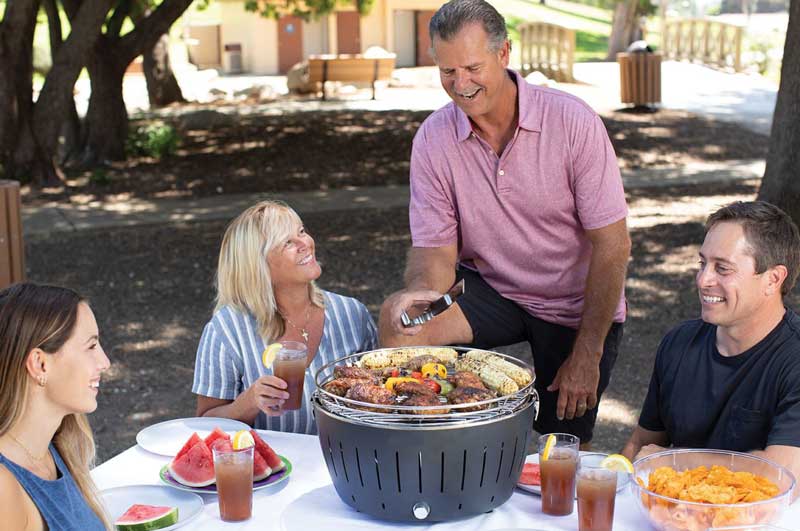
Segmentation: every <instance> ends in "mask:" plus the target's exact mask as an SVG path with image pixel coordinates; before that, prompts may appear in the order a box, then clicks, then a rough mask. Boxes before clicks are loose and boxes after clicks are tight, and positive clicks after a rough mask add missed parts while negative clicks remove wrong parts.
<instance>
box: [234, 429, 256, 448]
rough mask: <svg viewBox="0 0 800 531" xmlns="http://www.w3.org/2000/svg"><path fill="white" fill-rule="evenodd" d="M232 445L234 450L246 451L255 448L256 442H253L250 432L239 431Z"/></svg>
mask: <svg viewBox="0 0 800 531" xmlns="http://www.w3.org/2000/svg"><path fill="white" fill-rule="evenodd" d="M232 445H233V449H234V450H244V449H245V448H250V447H251V446H255V445H256V441H255V440H253V436H252V435H251V434H250V432H249V431H247V430H239V431H237V432H236V435H234V436H233V441H232Z"/></svg>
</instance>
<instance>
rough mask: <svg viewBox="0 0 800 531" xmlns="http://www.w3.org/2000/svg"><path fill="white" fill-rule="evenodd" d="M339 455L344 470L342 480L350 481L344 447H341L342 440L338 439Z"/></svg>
mask: <svg viewBox="0 0 800 531" xmlns="http://www.w3.org/2000/svg"><path fill="white" fill-rule="evenodd" d="M339 455H340V456H341V457H342V470H344V480H345V481H347V482H348V483H350V475H349V474H348V473H347V463H345V461H344V448H342V441H339ZM354 501H355V500H354Z"/></svg>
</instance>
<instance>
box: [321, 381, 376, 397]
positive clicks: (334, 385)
mask: <svg viewBox="0 0 800 531" xmlns="http://www.w3.org/2000/svg"><path fill="white" fill-rule="evenodd" d="M357 383H365V384H373V383H375V381H374V380H362V379H360V378H336V379H335V380H331V381H330V382H328V383H326V384H325V385H324V386H323V388H324V389H325V390H326V391H328V392H329V393H331V394H334V395H336V396H344V395H345V394H346V393H347V390H348V389H350V388H351V387H353V385H355V384H357Z"/></svg>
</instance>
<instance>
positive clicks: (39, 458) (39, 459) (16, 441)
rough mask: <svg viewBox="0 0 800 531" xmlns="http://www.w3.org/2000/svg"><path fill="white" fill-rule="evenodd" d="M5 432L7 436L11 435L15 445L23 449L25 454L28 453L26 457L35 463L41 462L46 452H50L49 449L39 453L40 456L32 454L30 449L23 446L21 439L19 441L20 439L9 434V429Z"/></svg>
mask: <svg viewBox="0 0 800 531" xmlns="http://www.w3.org/2000/svg"><path fill="white" fill-rule="evenodd" d="M6 433H7V434H8V436H9V437H11V438H12V439H13V440H14V442H15V443H17V445H18V446H19V447H20V448H22V449H23V450H24V451H25V453H26V454H28V457H30V458H31V460H33V461H34V462H36V463H41V462H42V461H43V460H44V458H45V457H47V454H49V453H50V451H49V450H48V451H47V452H45V453H44V454H42V455H41V457H36V456H35V455H33V454H32V453H31V451H30V450H28V447H27V446H25V445H24V444H22V441H20V440H19V439H17V438H16V437H14V436H13V435H12V434H11V432H10V431H9V432H6Z"/></svg>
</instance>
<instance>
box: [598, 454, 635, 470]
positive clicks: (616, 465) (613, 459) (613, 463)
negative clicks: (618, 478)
mask: <svg viewBox="0 0 800 531" xmlns="http://www.w3.org/2000/svg"><path fill="white" fill-rule="evenodd" d="M600 466H601V467H603V468H607V469H608V470H614V471H615V472H627V473H628V474H633V463H631V462H630V461H629V460H628V458H627V457H625V456H624V455H621V454H611V455H609V456H607V457H606V458H605V459H603V460H602V461H600Z"/></svg>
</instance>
